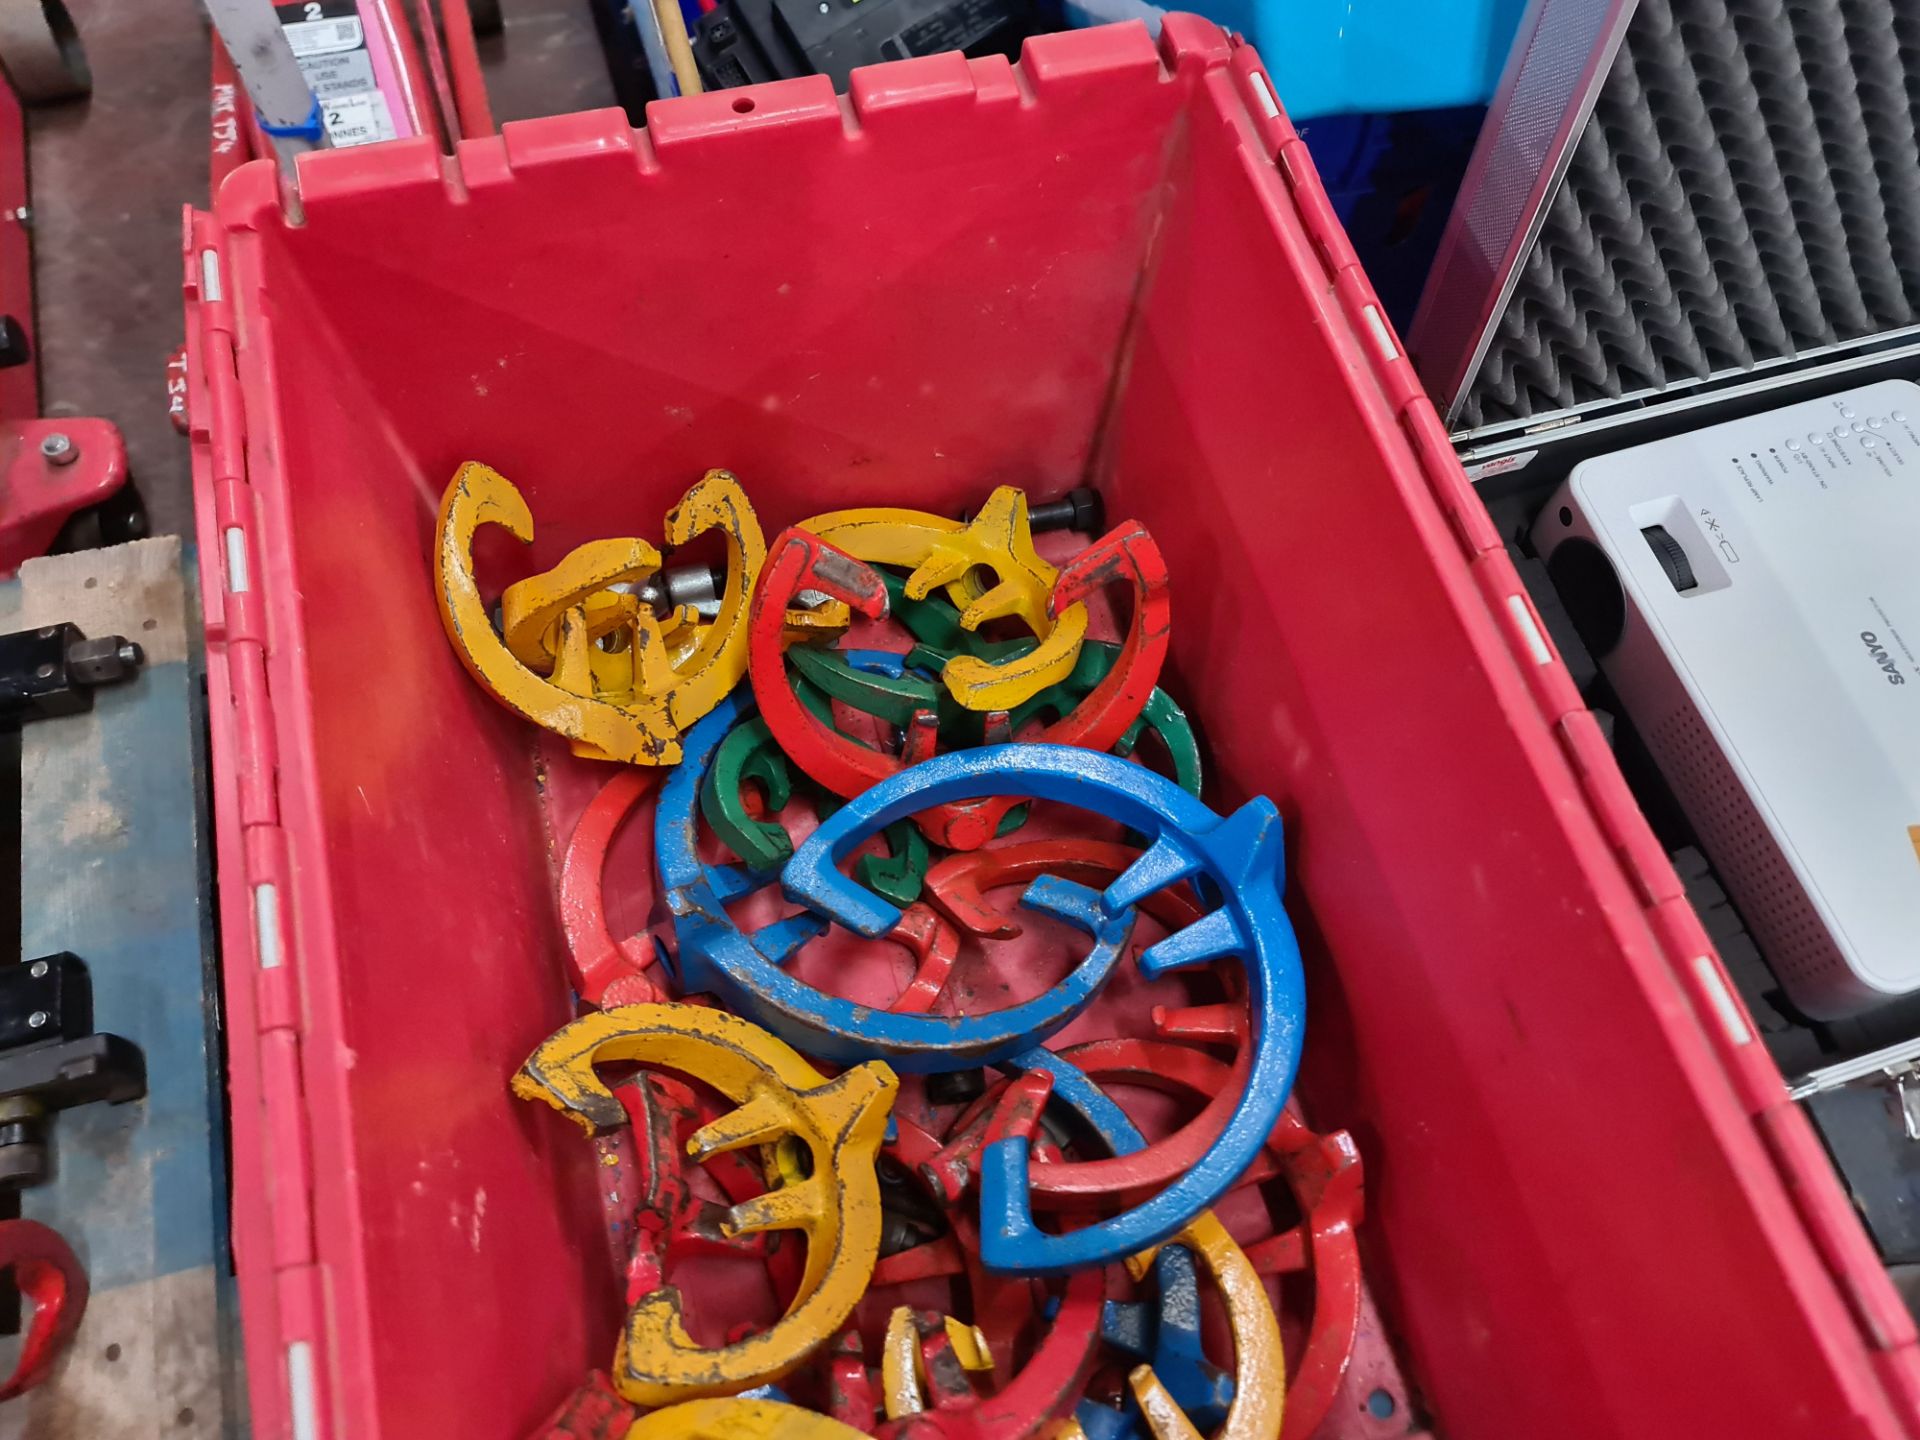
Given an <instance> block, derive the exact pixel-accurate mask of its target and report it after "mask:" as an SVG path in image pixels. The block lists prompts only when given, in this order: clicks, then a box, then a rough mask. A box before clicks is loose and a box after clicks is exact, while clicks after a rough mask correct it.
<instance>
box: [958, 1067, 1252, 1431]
mask: <svg viewBox="0 0 1920 1440" xmlns="http://www.w3.org/2000/svg"><path fill="white" fill-rule="evenodd" d="M1009 1068H1012V1069H1018V1070H1020V1071H1022V1072H1023V1073H1022V1074H1021V1076H1020V1079H1019V1080H1018V1081H1016V1082H1015V1083H1014V1084H1013V1085H1010V1086H1008V1087H1007V1090H1006V1092H1005V1095H1004V1098H1003V1101H1002V1108H1003V1109H1008V1110H1009V1111H1010V1112H1011V1113H1012V1114H1014V1115H1016V1116H1027V1115H1033V1116H1035V1118H1037V1108H1038V1106H1040V1105H1044V1104H1045V1103H1046V1101H1047V1100H1048V1099H1049V1098H1053V1099H1058V1100H1060V1101H1061V1102H1063V1103H1064V1104H1066V1105H1068V1106H1069V1107H1071V1108H1072V1109H1073V1110H1074V1112H1075V1113H1076V1114H1078V1115H1079V1116H1080V1118H1081V1119H1082V1120H1084V1121H1085V1122H1086V1123H1087V1124H1088V1125H1089V1126H1090V1127H1091V1128H1092V1129H1093V1130H1094V1132H1095V1133H1096V1134H1098V1135H1099V1136H1100V1138H1101V1139H1102V1141H1104V1142H1105V1144H1106V1145H1107V1147H1108V1148H1109V1149H1110V1150H1111V1151H1112V1153H1113V1154H1114V1155H1116V1156H1124V1155H1128V1154H1131V1153H1132V1152H1133V1151H1135V1150H1138V1149H1140V1148H1141V1147H1142V1146H1143V1145H1144V1144H1145V1140H1144V1137H1142V1135H1141V1134H1140V1131H1139V1130H1138V1129H1137V1128H1136V1127H1135V1125H1134V1123H1133V1122H1132V1121H1131V1120H1130V1119H1128V1118H1127V1113H1126V1111H1124V1110H1122V1109H1121V1108H1120V1106H1119V1105H1118V1104H1117V1103H1115V1101H1114V1100H1113V1099H1112V1098H1111V1097H1110V1096H1109V1095H1107V1093H1106V1092H1105V1091H1103V1090H1102V1089H1101V1088H1100V1087H1099V1086H1098V1085H1096V1084H1094V1083H1093V1081H1092V1080H1090V1079H1088V1078H1087V1076H1086V1075H1085V1074H1084V1073H1082V1072H1081V1071H1080V1070H1079V1069H1078V1068H1077V1067H1076V1066H1074V1064H1073V1063H1072V1062H1071V1061H1069V1060H1065V1059H1063V1058H1062V1057H1061V1056H1059V1055H1055V1054H1053V1053H1052V1052H1051V1051H1048V1050H1045V1049H1039V1048H1036V1049H1034V1050H1032V1051H1029V1052H1028V1053H1027V1054H1026V1055H1023V1056H1020V1057H1018V1058H1017V1059H1015V1060H1013V1061H1012V1062H1010V1064H1009ZM1036 1100H1037V1105H1036ZM1010 1128H1025V1129H1027V1130H1028V1132H1029V1133H1031V1127H1030V1124H1023V1125H1020V1126H1018V1127H1010ZM1025 1149H1026V1141H1025V1140H1024V1139H1023V1138H1021V1137H1020V1136H1018V1135H1007V1136H1006V1137H1005V1138H1001V1139H998V1140H996V1141H994V1142H993V1143H992V1144H991V1145H990V1146H989V1147H988V1154H989V1162H991V1158H992V1156H993V1155H994V1154H995V1153H996V1152H997V1153H998V1154H999V1156H1000V1157H1001V1158H1002V1159H1003V1160H1004V1159H1006V1158H1008V1157H1009V1156H1010V1155H1013V1156H1017V1158H1018V1163H1019V1164H1020V1165H1021V1166H1022V1167H1023V1168H1024V1166H1025V1164H1026V1157H1025V1155H1024V1154H1023V1153H1020V1152H1023V1151H1024V1150H1025ZM989 1173H991V1168H990V1164H989V1168H987V1169H983V1171H982V1175H983V1178H984V1177H985V1175H987V1174H989ZM985 1213H986V1212H985V1209H984V1202H983V1209H982V1215H983V1223H984V1216H985ZM1079 1233H1084V1232H1079ZM1178 1243H1179V1244H1180V1245H1181V1246H1182V1247H1184V1248H1185V1249H1186V1250H1188V1251H1190V1252H1191V1253H1192V1255H1193V1256H1195V1257H1197V1258H1198V1259H1199V1261H1200V1263H1201V1265H1203V1266H1204V1267H1205V1268H1206V1270H1207V1273H1208V1274H1209V1275H1210V1276H1211V1278H1212V1280H1213V1283H1214V1286H1215V1288H1216V1289H1217V1290H1218V1291H1219V1292H1220V1298H1221V1299H1222V1301H1223V1302H1224V1303H1225V1306H1226V1311H1227V1324H1228V1329H1229V1330H1230V1332H1231V1333H1232V1336H1233V1353H1234V1374H1233V1382H1232V1396H1231V1403H1229V1404H1228V1405H1227V1409H1226V1417H1225V1421H1224V1423H1223V1424H1222V1425H1221V1427H1220V1429H1219V1430H1218V1431H1216V1432H1215V1435H1214V1440H1275V1437H1277V1436H1278V1435H1279V1434H1280V1428H1281V1423H1282V1420H1283V1418H1284V1415H1285V1401H1286V1388H1287V1366H1286V1356H1285V1353H1284V1352H1283V1351H1282V1349H1281V1345H1280V1322H1279V1320H1278V1319H1277V1318H1276V1317H1275V1315H1274V1313H1273V1304H1272V1302H1271V1301H1270V1300H1269V1299H1268V1298H1267V1291H1266V1286H1265V1285H1264V1284H1263V1283H1262V1281H1261V1279H1260V1275H1259V1273H1258V1272H1257V1271H1256V1270H1255V1269H1254V1266H1253V1264H1252V1262H1251V1261H1250V1260H1249V1259H1248V1258H1247V1255H1246V1253H1245V1252H1244V1251H1242V1250H1241V1249H1240V1247H1239V1246H1238V1245H1237V1244H1235V1243H1234V1240H1233V1237H1232V1236H1230V1235H1229V1234H1228V1233H1227V1230H1226V1227H1225V1226H1223V1225H1222V1224H1221V1223H1220V1222H1219V1221H1218V1220H1216V1219H1215V1218H1214V1216H1213V1213H1212V1212H1211V1211H1204V1212H1202V1213H1201V1214H1199V1215H1197V1216H1195V1217H1194V1218H1193V1219H1192V1220H1191V1221H1189V1222H1188V1223H1187V1225H1186V1226H1185V1227H1184V1228H1183V1229H1181V1231H1180V1232H1179V1235H1178ZM1157 1248H1158V1247H1149V1248H1146V1249H1143V1250H1142V1251H1141V1252H1140V1253H1138V1254H1134V1255H1129V1256H1128V1257H1126V1262H1125V1263H1126V1266H1127V1269H1128V1270H1129V1271H1130V1272H1132V1274H1133V1276H1134V1278H1135V1279H1136V1280H1139V1279H1144V1278H1145V1276H1146V1275H1147V1273H1148V1271H1149V1270H1150V1269H1151V1268H1153V1266H1154V1264H1155V1261H1156V1260H1157V1258H1158V1256H1157ZM1181 1363H1184V1359H1183V1360H1182V1361H1181ZM1127 1382H1128V1385H1129V1387H1130V1388H1131V1389H1132V1391H1133V1396H1134V1400H1135V1402H1136V1403H1137V1404H1138V1405H1139V1407H1140V1412H1141V1415H1142V1416H1143V1418H1144V1419H1145V1420H1146V1424H1147V1429H1148V1431H1149V1432H1150V1433H1151V1434H1152V1435H1153V1436H1154V1440H1201V1436H1200V1432H1199V1431H1198V1430H1197V1429H1196V1428H1195V1427H1194V1424H1193V1421H1192V1420H1191V1419H1190V1418H1189V1417H1188V1415H1187V1413H1186V1412H1185V1411H1184V1410H1183V1409H1182V1408H1181V1405H1180V1403H1179V1402H1178V1401H1177V1400H1176V1399H1175V1398H1174V1396H1173V1394H1172V1393H1171V1392H1170V1391H1169V1389H1168V1386H1167V1384H1166V1383H1165V1382H1164V1381H1163V1380H1162V1378H1161V1377H1160V1376H1159V1375H1158V1374H1157V1373H1156V1372H1155V1370H1154V1367H1153V1366H1152V1365H1151V1364H1143V1365H1139V1366H1136V1367H1135V1368H1134V1369H1133V1371H1132V1372H1131V1373H1130V1374H1129V1375H1128V1377H1127ZM1180 1383H1181V1386H1182V1388H1183V1389H1189V1390H1190V1391H1191V1393H1194V1394H1197V1395H1199V1396H1201V1397H1202V1402H1203V1406H1210V1405H1214V1404H1217V1403H1218V1402H1219V1401H1221V1400H1224V1399H1226V1394H1225V1387H1224V1386H1217V1385H1214V1384H1212V1383H1211V1382H1210V1381H1209V1380H1208V1377H1207V1376H1206V1375H1205V1374H1204V1373H1199V1372H1187V1373H1183V1374H1182V1375H1181V1380H1180Z"/></svg>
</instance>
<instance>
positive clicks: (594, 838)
mask: <svg viewBox="0 0 1920 1440" xmlns="http://www.w3.org/2000/svg"><path fill="white" fill-rule="evenodd" d="M656 773H657V772H655V771H652V770H622V771H620V772H619V773H617V774H616V775H615V776H614V777H613V778H612V779H611V780H609V781H607V783H606V784H605V785H603V786H601V787H600V791H599V793H598V794H596V795H595V796H594V797H593V799H592V800H590V801H588V802H587V808H586V809H585V810H583V811H582V812H581V813H580V819H579V820H578V821H577V822H576V823H575V824H574V827H573V834H572V836H571V837H570V838H569V839H568V840H567V853H566V855H565V857H564V858H563V859H562V860H561V862H560V928H561V930H562V932H563V933H564V934H565V935H566V937H567V949H568V950H569V951H570V952H571V954H572V956H573V971H574V974H573V984H574V989H575V991H576V992H577V993H578V994H579V996H580V998H581V999H582V1000H584V1001H586V1002H587V1003H588V1004H589V1005H597V1006H599V1007H600V1008H601V1009H603V1010H610V1009H612V1008H613V1007H614V1006H616V1005H635V1004H644V1003H646V1002H648V1001H654V1000H661V999H664V998H665V997H664V996H663V995H662V994H661V993H660V987H659V986H657V985H656V984H654V982H653V981H652V979H650V978H649V977H648V975H647V973H646V972H647V970H648V968H649V967H650V966H651V965H652V964H653V961H654V958H655V956H654V952H653V942H652V940H651V939H649V938H648V937H647V936H645V935H636V936H633V937H632V938H630V939H626V940H620V939H616V938H615V937H614V934H613V931H612V929H611V928H610V927H609V926H608V924H607V906H606V895H605V890H604V881H603V874H604V871H605V868H606V863H607V848H608V846H610V845H612V844H613V837H614V836H615V835H617V834H618V833H619V831H620V827H621V826H622V825H623V824H625V823H626V819H627V816H628V815H630V814H632V813H633V809H634V807H635V806H637V805H638V804H639V803H640V801H641V800H642V799H644V798H645V796H646V793H647V792H648V791H649V790H651V789H652V788H653V782H654V776H655V774H656Z"/></svg>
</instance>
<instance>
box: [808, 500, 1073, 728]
mask: <svg viewBox="0 0 1920 1440" xmlns="http://www.w3.org/2000/svg"><path fill="white" fill-rule="evenodd" d="M798 528H799V529H801V530H804V531H806V532H807V533H808V534H810V535H816V536H818V537H819V538H820V539H822V540H825V541H827V542H828V543H829V544H831V545H833V546H835V547H836V548H837V549H839V550H842V551H844V552H846V553H847V554H848V555H851V556H853V557H855V558H856V559H859V560H864V561H866V562H867V563H868V564H870V565H899V566H905V567H909V568H911V569H912V571H913V573H912V574H911V575H909V576H908V577H907V581H906V587H905V592H906V595H907V597H908V598H909V599H912V600H919V599H923V598H924V597H925V596H927V595H928V594H930V593H931V592H932V591H934V590H935V589H939V588H944V589H945V590H946V592H947V595H948V596H949V598H951V599H952V601H953V603H954V604H955V605H956V606H958V607H959V609H960V624H961V626H962V628H963V629H966V630H969V631H973V630H978V629H979V628H980V627H981V626H982V625H984V624H986V623H987V622H988V621H990V620H998V619H1003V618H1005V617H1007V616H1015V617H1018V619H1019V620H1020V622H1021V623H1022V624H1024V625H1025V626H1026V627H1027V629H1028V630H1030V631H1031V632H1032V633H1033V635H1034V636H1035V638H1036V639H1037V640H1038V641H1039V644H1038V645H1036V646H1035V647H1034V648H1033V649H1032V650H1030V651H1028V652H1026V653H1025V654H1022V655H1019V656H1015V657H1012V658H1009V659H1006V660H1003V661H999V662H995V661H990V660H987V659H985V658H982V657H981V656H978V655H973V654H962V655H957V656H955V657H954V658H953V659H952V660H951V661H950V662H949V663H948V664H947V666H946V667H945V669H944V670H943V671H942V672H941V676H940V678H941V681H942V683H944V684H945V685H946V687H947V691H948V693H949V694H951V695H952V696H953V698H954V699H955V700H957V701H959V703H960V704H961V705H963V706H965V707H966V708H967V709H969V710H983V711H992V710H1007V709H1011V708H1012V707H1013V706H1015V705H1018V704H1019V703H1020V702H1021V701H1022V700H1025V699H1027V698H1029V697H1030V696H1032V695H1035V694H1037V693H1038V692H1039V691H1041V690H1044V689H1045V688H1046V687H1047V686H1049V685H1051V684H1053V683H1054V682H1055V681H1057V680H1060V679H1062V678H1064V677H1065V675H1066V674H1067V672H1068V671H1069V670H1071V669H1072V668H1073V662H1074V659H1075V657H1076V656H1077V655H1078V654H1079V651H1080V643H1081V641H1082V640H1084V639H1085V638H1086V633H1087V610H1086V607H1085V606H1084V605H1066V606H1061V607H1059V609H1058V610H1056V609H1055V608H1054V607H1053V605H1052V603H1051V600H1052V595H1053V591H1054V586H1055V584H1056V582H1057V580H1058V572H1057V571H1055V569H1054V568H1053V566H1051V565H1049V564H1048V563H1047V562H1046V561H1044V560H1042V559H1041V558H1040V555H1039V552H1038V551H1036V550H1035V549H1034V548H1033V533H1032V529H1031V527H1030V526H1029V524H1028V517H1027V497H1026V496H1025V495H1024V494H1023V493H1022V492H1021V491H1019V490H1016V489H1014V488H1013V487H1012V486H1011V485H1002V486H1001V487H1000V488H999V489H997V490H995V491H994V492H993V494H991V495H990V496H988V497H987V503H986V504H985V505H983V506H982V507H981V508H980V513H979V514H977V515H975V516H974V517H973V519H972V520H970V521H959V520H949V519H947V518H946V517H945V516H944V515H930V514H927V513H925V512H923V511H919V510H892V509H877V508H876V509H862V510H835V511H832V512H830V513H828V514H825V515H815V516H813V517H812V518H811V519H808V520H803V521H801V522H800V525H799V527H798ZM983 570H984V571H987V572H989V573H991V574H992V575H993V576H994V583H993V584H992V585H990V586H983V585H982V584H981V583H980V582H979V580H978V579H977V578H976V577H977V576H978V575H979V573H980V572H981V571H983ZM827 593H829V594H831V593H832V592H827ZM833 598H835V599H845V597H844V596H834V597H833Z"/></svg>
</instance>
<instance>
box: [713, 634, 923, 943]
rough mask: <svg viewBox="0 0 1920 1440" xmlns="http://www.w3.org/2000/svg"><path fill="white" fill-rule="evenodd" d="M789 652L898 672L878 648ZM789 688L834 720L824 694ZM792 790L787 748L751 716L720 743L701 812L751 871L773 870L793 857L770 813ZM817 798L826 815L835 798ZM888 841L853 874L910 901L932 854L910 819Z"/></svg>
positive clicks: (874, 675)
mask: <svg viewBox="0 0 1920 1440" xmlns="http://www.w3.org/2000/svg"><path fill="white" fill-rule="evenodd" d="M787 653H788V655H789V656H790V657H792V658H794V659H798V658H799V657H801V656H820V657H825V656H827V655H841V656H845V657H846V661H845V663H846V664H848V665H850V666H853V667H858V669H859V673H860V674H861V675H862V676H863V677H865V678H867V679H878V680H881V681H886V682H887V683H897V677H899V676H900V674H901V666H900V659H899V657H898V656H896V655H891V654H888V653H887V652H885V651H880V650H845V651H842V650H831V651H829V650H814V649H811V648H810V647H807V646H804V645H797V646H795V647H794V648H793V649H791V650H789V651H788V652H787ZM797 668H801V667H797ZM889 677H893V678H891V679H890V678H889ZM927 688H928V689H929V690H930V688H931V687H927ZM794 693H795V695H796V696H797V697H798V698H799V700H800V703H801V704H803V705H805V706H806V707H807V708H808V709H809V710H811V711H812V712H813V713H814V714H815V715H816V716H818V717H819V719H820V721H821V723H822V724H826V725H832V724H833V706H832V703H831V700H830V698H829V697H828V696H826V695H824V694H822V693H821V692H820V691H819V690H817V689H815V688H814V687H813V686H812V685H810V684H809V683H808V682H807V681H806V680H804V679H799V678H796V680H795V682H794ZM749 783H751V784H753V785H755V786H756V787H758V790H759V792H760V795H761V796H762V797H763V798H764V803H763V804H762V805H761V806H760V812H761V813H760V814H759V815H756V814H754V813H753V812H752V810H751V809H750V808H749V805H748V802H747V797H746V792H745V789H744V786H745V785H746V784H749ZM793 789H794V785H793V767H792V765H791V764H790V763H789V762H788V760H787V756H786V753H785V752H784V751H783V750H781V748H780V746H779V745H778V744H777V743H776V742H775V741H774V738H773V732H772V731H771V730H769V729H768V728H767V722H766V721H765V720H764V719H762V718H760V717H759V716H755V717H754V718H752V719H751V720H744V721H742V722H741V723H740V724H738V725H736V726H734V728H733V729H732V730H730V731H728V732H727V737H726V739H725V740H723V741H721V742H720V748H719V750H718V751H716V752H715V754H714V757H713V763H712V765H710V766H709V767H708V769H707V775H706V779H705V781H704V782H703V783H702V784H701V787H700V813H701V815H703V816H704V817H705V818H706V821H707V824H708V825H709V826H711V827H712V828H713V833H714V834H716V835H718V836H719V837H720V839H721V840H722V841H723V842H724V843H725V844H726V846H727V848H728V849H730V850H732V851H733V853H734V854H735V855H737V856H739V857H740V859H741V860H742V861H743V862H745V864H746V865H747V867H748V868H749V869H752V870H777V869H779V867H780V866H782V865H784V864H786V862H787V857H788V856H789V855H791V854H793V842H792V840H790V839H789V838H788V836H787V832H786V830H785V828H784V827H782V826H781V825H780V824H779V823H778V822H777V821H775V820H773V819H771V818H770V817H771V816H773V815H776V814H778V813H779V812H780V811H782V810H784V809H785V808H786V807H787V803H788V802H789V801H790V800H791V799H792V798H793ZM814 803H815V810H816V812H817V813H818V814H820V815H828V814H831V813H832V811H833V809H834V808H836V807H837V806H838V805H839V803H840V802H839V797H838V796H835V795H833V793H832V792H831V791H826V790H822V791H819V793H818V794H817V795H816V797H815V802H814ZM885 840H886V845H887V851H888V853H887V854H886V855H885V856H880V855H862V856H861V857H860V860H859V862H858V865H857V867H856V869H857V872H858V874H859V876H860V879H861V881H862V883H864V884H866V885H870V886H872V887H873V888H874V889H875V890H877V891H879V892H880V893H881V894H882V895H885V896H886V897H887V898H888V899H889V900H892V901H893V902H894V903H896V904H899V905H911V904H912V903H913V902H914V901H915V900H917V899H919V898H920V887H921V883H922V880H923V877H924V876H925V875H926V873H927V864H928V861H929V859H930V858H931V857H930V856H929V855H928V853H927V842H926V838H925V837H924V836H923V835H922V834H921V833H920V831H919V830H918V829H917V828H916V827H915V826H914V825H913V824H912V823H911V822H910V821H906V820H902V821H900V822H899V823H898V824H896V825H891V826H889V827H888V828H887V831H886V835H885Z"/></svg>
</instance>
